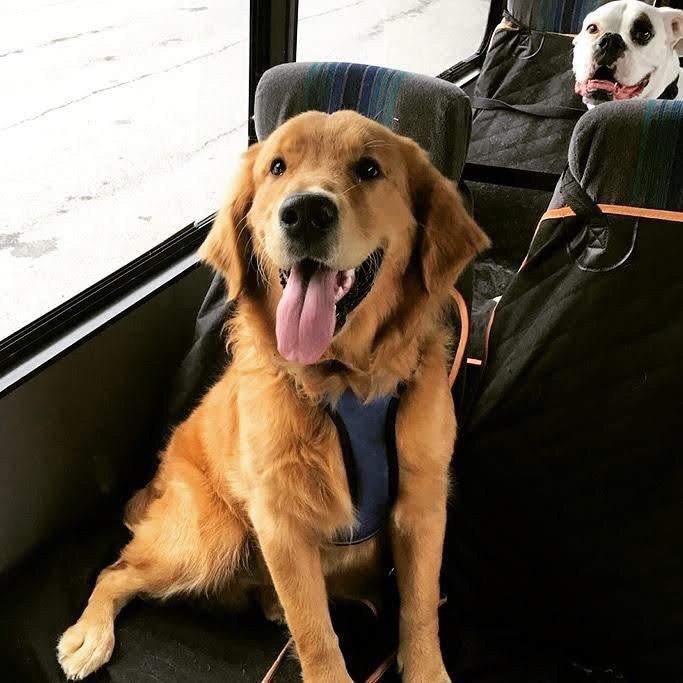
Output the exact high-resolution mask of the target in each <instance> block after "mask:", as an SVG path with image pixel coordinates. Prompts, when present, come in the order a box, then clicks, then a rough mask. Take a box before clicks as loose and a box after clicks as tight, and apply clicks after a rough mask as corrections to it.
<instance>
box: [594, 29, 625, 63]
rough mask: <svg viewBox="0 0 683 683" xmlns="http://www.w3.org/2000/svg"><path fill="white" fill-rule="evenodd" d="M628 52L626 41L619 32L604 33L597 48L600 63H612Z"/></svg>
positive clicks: (597, 59) (596, 57)
mask: <svg viewBox="0 0 683 683" xmlns="http://www.w3.org/2000/svg"><path fill="white" fill-rule="evenodd" d="M624 52H626V43H625V42H624V39H623V38H622V37H621V35H619V34H618V33H603V34H602V35H601V36H600V40H599V41H598V43H597V45H596V49H595V60H596V61H597V63H598V64H607V65H612V64H614V62H616V61H617V59H619V57H621V55H623V54H624Z"/></svg>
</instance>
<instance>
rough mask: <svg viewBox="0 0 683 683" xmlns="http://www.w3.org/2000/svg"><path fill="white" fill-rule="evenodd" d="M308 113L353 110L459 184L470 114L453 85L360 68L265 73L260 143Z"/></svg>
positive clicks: (314, 66) (318, 66) (312, 66)
mask: <svg viewBox="0 0 683 683" xmlns="http://www.w3.org/2000/svg"><path fill="white" fill-rule="evenodd" d="M310 109H315V110H318V111H324V112H328V113H332V112H334V111H337V110H339V109H354V110H356V111H358V112H360V113H361V114H363V115H365V116H368V117H369V118H372V119H374V120H376V121H379V122H380V123H383V124H384V125H385V126H387V127H388V128H391V129H392V130H393V131H394V132H395V133H398V134H400V135H406V136H408V137H410V138H412V139H413V140H415V141H416V142H418V143H419V144H420V145H421V146H422V147H423V148H424V149H426V150H427V151H428V152H429V154H430V156H431V158H432V162H433V163H434V165H435V166H436V167H437V168H438V169H439V170H440V171H441V172H442V173H443V174H444V175H445V176H448V177H449V178H451V179H452V180H455V181H457V180H459V178H460V174H461V172H462V167H463V165H464V163H465V155H466V153H467V146H468V144H469V138H470V126H471V118H472V114H471V109H470V104H469V100H468V98H467V96H466V95H465V94H464V93H463V92H462V90H460V88H458V87H457V86H455V85H453V84H452V83H448V82H446V81H443V80H438V79H436V78H432V77H430V76H422V75H419V74H413V73H408V72H405V71H397V70H395V69H385V68H383V67H378V66H367V65H364V64H349V63H344V62H322V63H320V62H314V63H295V64H282V65H280V66H276V67H274V68H273V69H270V70H269V71H267V72H266V73H265V74H264V75H263V77H262V78H261V80H260V81H259V84H258V88H257V91H256V103H255V123H256V132H257V135H258V137H259V139H260V140H262V139H264V138H265V137H267V136H268V135H269V134H270V133H271V132H272V131H273V130H274V129H275V128H277V126H279V125H280V124H281V123H283V122H284V121H286V120H287V119H288V118H290V117H292V116H295V115H296V114H299V113H301V112H304V111H308V110H310Z"/></svg>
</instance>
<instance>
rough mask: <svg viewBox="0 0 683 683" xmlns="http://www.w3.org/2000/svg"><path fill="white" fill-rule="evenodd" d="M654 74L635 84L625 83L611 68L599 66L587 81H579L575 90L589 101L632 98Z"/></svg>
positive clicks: (641, 90) (645, 85)
mask: <svg viewBox="0 0 683 683" xmlns="http://www.w3.org/2000/svg"><path fill="white" fill-rule="evenodd" d="M651 76H652V74H647V76H645V78H643V79H642V80H640V81H638V83H636V84H635V85H624V84H623V83H619V81H617V80H616V79H615V78H614V74H613V72H612V71H611V70H610V69H607V68H605V67H600V68H598V69H597V70H596V71H595V73H594V74H593V77H592V78H587V79H586V80H585V81H577V82H576V86H575V87H574V90H575V92H576V94H577V95H581V97H583V98H584V101H586V100H588V101H589V102H610V101H612V100H631V99H633V98H634V97H638V96H639V95H640V94H641V93H642V92H643V90H645V88H646V87H647V85H648V83H649V82H650V77H651Z"/></svg>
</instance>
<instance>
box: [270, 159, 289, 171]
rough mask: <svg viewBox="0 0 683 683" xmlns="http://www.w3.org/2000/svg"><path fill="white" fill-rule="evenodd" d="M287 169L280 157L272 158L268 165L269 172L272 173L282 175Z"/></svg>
mask: <svg viewBox="0 0 683 683" xmlns="http://www.w3.org/2000/svg"><path fill="white" fill-rule="evenodd" d="M286 170H287V166H286V164H285V162H284V161H283V160H282V159H273V163H272V164H271V165H270V172H271V173H272V174H273V175H282V174H283V173H284V172H285V171H286Z"/></svg>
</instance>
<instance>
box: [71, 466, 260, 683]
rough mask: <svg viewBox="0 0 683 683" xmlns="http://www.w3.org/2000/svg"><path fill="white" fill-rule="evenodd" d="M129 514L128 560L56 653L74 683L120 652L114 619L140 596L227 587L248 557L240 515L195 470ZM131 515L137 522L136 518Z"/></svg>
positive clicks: (108, 572)
mask: <svg viewBox="0 0 683 683" xmlns="http://www.w3.org/2000/svg"><path fill="white" fill-rule="evenodd" d="M152 487H153V489H152V491H151V494H150V492H149V491H148V492H146V493H145V494H144V496H142V497H147V498H148V501H147V504H146V507H145V506H143V507H142V508H141V507H140V506H139V505H138V503H139V502H140V499H141V498H140V497H138V496H136V498H134V499H133V501H132V503H133V505H132V506H131V507H129V511H128V512H129V514H128V523H129V526H130V530H131V531H132V532H133V538H132V539H131V541H130V543H129V544H128V545H127V546H126V547H125V548H124V549H123V552H122V553H121V559H120V560H119V561H118V562H115V563H114V564H112V565H111V566H109V567H107V568H106V569H105V570H104V571H103V572H102V573H101V574H100V576H99V577H98V579H97V583H96V585H95V589H94V590H93V592H92V595H91V596H90V599H89V601H88V605H87V606H86V608H85V610H84V611H83V614H82V615H81V617H80V619H79V620H78V621H77V622H76V623H75V624H74V625H73V626H72V627H71V628H69V629H68V630H67V631H66V632H65V633H64V635H62V637H61V639H60V641H59V644H58V646H57V655H58V659H59V662H60V664H61V666H62V669H64V673H66V675H67V677H68V678H69V679H72V680H78V679H81V678H83V677H85V676H87V675H88V674H90V673H92V672H93V671H95V670H96V669H98V668H99V667H101V666H102V665H103V664H105V663H106V662H107V661H108V660H109V658H110V657H111V655H112V651H113V648H114V619H115V618H116V615H117V614H118V613H119V611H120V610H121V609H122V608H123V607H124V606H125V605H126V603H128V602H129V601H130V600H132V599H133V598H134V597H135V596H136V595H145V596H149V597H154V598H160V599H164V598H168V597H170V596H172V595H174V594H178V593H185V594H192V593H195V594H196V593H207V592H210V591H213V590H219V589H221V588H223V587H224V586H226V585H228V584H229V583H230V581H231V579H232V578H233V577H234V574H235V570H236V569H237V568H238V566H239V565H240V562H241V561H242V560H243V559H244V555H245V553H246V540H247V527H246V526H245V523H244V521H243V520H242V519H241V518H240V516H239V514H238V513H237V511H236V510H234V509H232V508H231V507H230V506H229V505H228V504H227V503H226V502H225V501H223V500H222V499H219V498H218V497H217V496H216V495H215V494H213V493H212V492H211V490H210V488H208V487H207V486H206V485H205V479H204V477H203V474H202V473H201V472H200V471H199V470H198V469H197V468H196V467H194V466H193V465H192V464H190V463H187V462H180V463H176V464H175V466H174V468H173V475H172V477H171V476H169V477H163V476H162V477H160V478H158V480H156V481H155V483H154V484H153V485H152ZM131 508H132V514H131Z"/></svg>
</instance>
